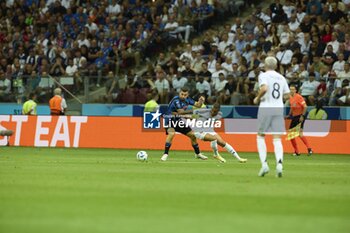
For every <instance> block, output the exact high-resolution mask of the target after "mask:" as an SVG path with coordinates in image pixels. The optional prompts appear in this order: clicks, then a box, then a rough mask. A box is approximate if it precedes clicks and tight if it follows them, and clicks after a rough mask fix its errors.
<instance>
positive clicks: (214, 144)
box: [204, 132, 226, 163]
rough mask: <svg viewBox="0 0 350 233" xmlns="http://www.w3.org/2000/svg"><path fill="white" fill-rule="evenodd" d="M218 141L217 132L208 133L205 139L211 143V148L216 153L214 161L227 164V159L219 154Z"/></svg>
mask: <svg viewBox="0 0 350 233" xmlns="http://www.w3.org/2000/svg"><path fill="white" fill-rule="evenodd" d="M217 139H218V138H217V134H216V133H215V132H208V133H206V134H205V137H204V140H205V141H210V146H211V148H212V150H213V152H214V156H213V157H214V159H216V160H218V161H219V162H221V163H226V159H224V158H223V157H221V155H220V154H219V150H218V141H217ZM220 144H222V143H220Z"/></svg>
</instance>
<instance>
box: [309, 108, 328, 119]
mask: <svg viewBox="0 0 350 233" xmlns="http://www.w3.org/2000/svg"><path fill="white" fill-rule="evenodd" d="M316 110H317V109H316V108H314V109H312V110H311V111H310V112H309V119H310V120H324V119H327V117H328V116H327V113H326V111H325V110H323V109H320V110H318V112H317V114H316Z"/></svg>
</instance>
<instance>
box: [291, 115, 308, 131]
mask: <svg viewBox="0 0 350 233" xmlns="http://www.w3.org/2000/svg"><path fill="white" fill-rule="evenodd" d="M300 117H301V115H298V116H293V117H292V121H291V122H290V126H289V128H290V129H291V128H294V127H295V126H297V125H298V124H299V123H300V122H299V120H300ZM304 123H305V120H304V121H303V122H301V126H300V128H301V129H303V128H304Z"/></svg>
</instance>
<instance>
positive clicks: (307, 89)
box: [300, 73, 320, 105]
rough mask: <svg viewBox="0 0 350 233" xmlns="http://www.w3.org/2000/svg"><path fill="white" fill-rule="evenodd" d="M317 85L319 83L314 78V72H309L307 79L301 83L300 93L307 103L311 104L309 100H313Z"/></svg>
mask: <svg viewBox="0 0 350 233" xmlns="http://www.w3.org/2000/svg"><path fill="white" fill-rule="evenodd" d="M318 85H320V83H319V82H317V81H316V80H315V73H309V77H308V80H306V81H305V82H303V84H302V85H301V87H300V95H301V96H302V97H303V98H304V99H305V101H306V102H307V103H308V105H311V104H310V102H313V101H314V99H315V95H316V91H317V87H318Z"/></svg>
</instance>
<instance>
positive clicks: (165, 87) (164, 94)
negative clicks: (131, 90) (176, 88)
mask: <svg viewBox="0 0 350 233" xmlns="http://www.w3.org/2000/svg"><path fill="white" fill-rule="evenodd" d="M156 79H157V80H156V81H155V82H154V85H155V88H156V90H157V92H158V93H159V102H160V103H161V104H166V103H168V102H169V101H168V100H169V95H168V94H169V91H170V85H169V82H168V80H167V79H166V73H165V72H164V70H163V69H162V68H161V67H160V66H157V67H156Z"/></svg>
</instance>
